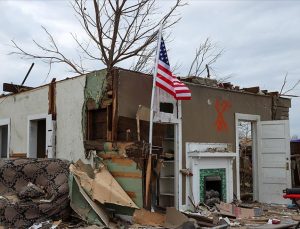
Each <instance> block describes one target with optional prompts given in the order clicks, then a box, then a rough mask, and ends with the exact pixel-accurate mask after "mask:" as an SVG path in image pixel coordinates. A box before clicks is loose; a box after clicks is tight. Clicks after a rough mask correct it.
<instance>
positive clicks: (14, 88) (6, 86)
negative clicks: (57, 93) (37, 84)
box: [3, 83, 33, 93]
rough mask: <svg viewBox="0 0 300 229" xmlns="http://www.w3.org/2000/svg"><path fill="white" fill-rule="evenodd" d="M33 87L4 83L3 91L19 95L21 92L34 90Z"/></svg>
mask: <svg viewBox="0 0 300 229" xmlns="http://www.w3.org/2000/svg"><path fill="white" fill-rule="evenodd" d="M32 88H33V87H26V86H22V85H17V84H12V83H3V91H5V92H12V93H18V92H20V91H27V90H30V89H32Z"/></svg>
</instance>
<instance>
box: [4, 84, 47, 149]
mask: <svg viewBox="0 0 300 229" xmlns="http://www.w3.org/2000/svg"><path fill="white" fill-rule="evenodd" d="M39 114H48V87H47V86H46V87H41V88H38V89H34V90H31V91H27V92H22V93H19V94H15V95H11V96H8V97H3V98H0V119H6V118H9V119H10V133H11V134H10V135H11V136H10V150H9V152H10V155H11V154H12V153H27V139H28V136H27V128H28V117H29V116H31V115H39Z"/></svg>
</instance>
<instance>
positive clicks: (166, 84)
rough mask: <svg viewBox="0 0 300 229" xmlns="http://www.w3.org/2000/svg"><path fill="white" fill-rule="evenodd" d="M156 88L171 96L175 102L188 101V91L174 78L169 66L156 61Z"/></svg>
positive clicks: (189, 96) (189, 95)
mask: <svg viewBox="0 0 300 229" xmlns="http://www.w3.org/2000/svg"><path fill="white" fill-rule="evenodd" d="M155 84H156V86H157V87H159V88H161V89H163V90H165V91H166V92H168V93H169V94H171V95H172V96H173V97H174V98H175V99H176V100H190V99H191V98H192V96H191V91H190V89H189V88H188V87H187V86H186V85H185V84H184V83H182V82H181V81H180V80H178V79H177V77H175V76H174V75H173V74H172V72H171V70H170V66H169V65H167V64H165V63H164V62H163V61H161V60H158V66H157V75H156V82H155Z"/></svg>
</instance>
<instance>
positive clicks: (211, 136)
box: [118, 69, 291, 204]
mask: <svg viewBox="0 0 300 229" xmlns="http://www.w3.org/2000/svg"><path fill="white" fill-rule="evenodd" d="M188 86H189V88H190V89H191V91H192V100H191V101H183V102H182V116H183V120H182V138H183V139H182V142H183V149H182V152H183V155H182V159H183V161H182V166H183V168H185V155H186V149H185V147H186V143H187V142H199V143H229V144H231V145H232V149H230V150H231V151H233V152H234V151H235V144H236V136H235V134H236V133H235V130H236V127H235V113H242V114H253V115H259V116H260V119H261V120H262V121H266V120H274V119H275V120H282V119H288V112H289V108H290V107H291V102H290V99H284V98H279V97H278V96H276V95H275V97H274V95H273V94H266V95H265V94H264V93H263V92H260V90H259V88H258V92H253V93H250V92H247V91H245V90H244V91H242V90H240V89H239V88H237V89H225V88H221V87H220V86H217V85H215V86H214V87H211V86H206V85H200V84H194V83H188ZM151 90H152V77H151V76H149V75H145V74H141V73H137V72H132V71H127V70H123V69H120V70H119V84H118V99H119V106H118V114H119V126H120V122H122V120H125V121H126V122H127V123H128V122H130V121H132V120H134V119H135V118H136V112H137V109H138V106H139V105H143V106H145V107H150V100H151ZM274 101H276V102H274ZM274 104H275V105H276V106H274ZM119 131H120V130H119ZM142 131H143V130H141V132H142ZM146 131H148V129H147V130H146ZM132 132H134V131H131V134H133V133H132ZM154 137H155V136H154ZM233 172H234V174H235V168H233ZM184 183H185V179H184V177H183V184H184ZM182 187H183V196H185V185H182ZM234 187H236V185H234ZM184 199H185V198H183V204H185V203H184V202H185V200H184Z"/></svg>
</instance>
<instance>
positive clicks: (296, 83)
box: [279, 73, 300, 97]
mask: <svg viewBox="0 0 300 229" xmlns="http://www.w3.org/2000/svg"><path fill="white" fill-rule="evenodd" d="M287 77H288V73H286V74H285V76H284V80H283V83H282V86H281V89H280V92H279V96H292V97H294V96H293V95H288V93H290V92H292V91H293V90H295V89H296V87H297V86H298V85H299V84H300V80H297V81H296V82H295V83H294V84H293V85H292V86H291V87H290V88H288V89H285V87H286V84H287ZM295 97H297V96H295Z"/></svg>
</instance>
